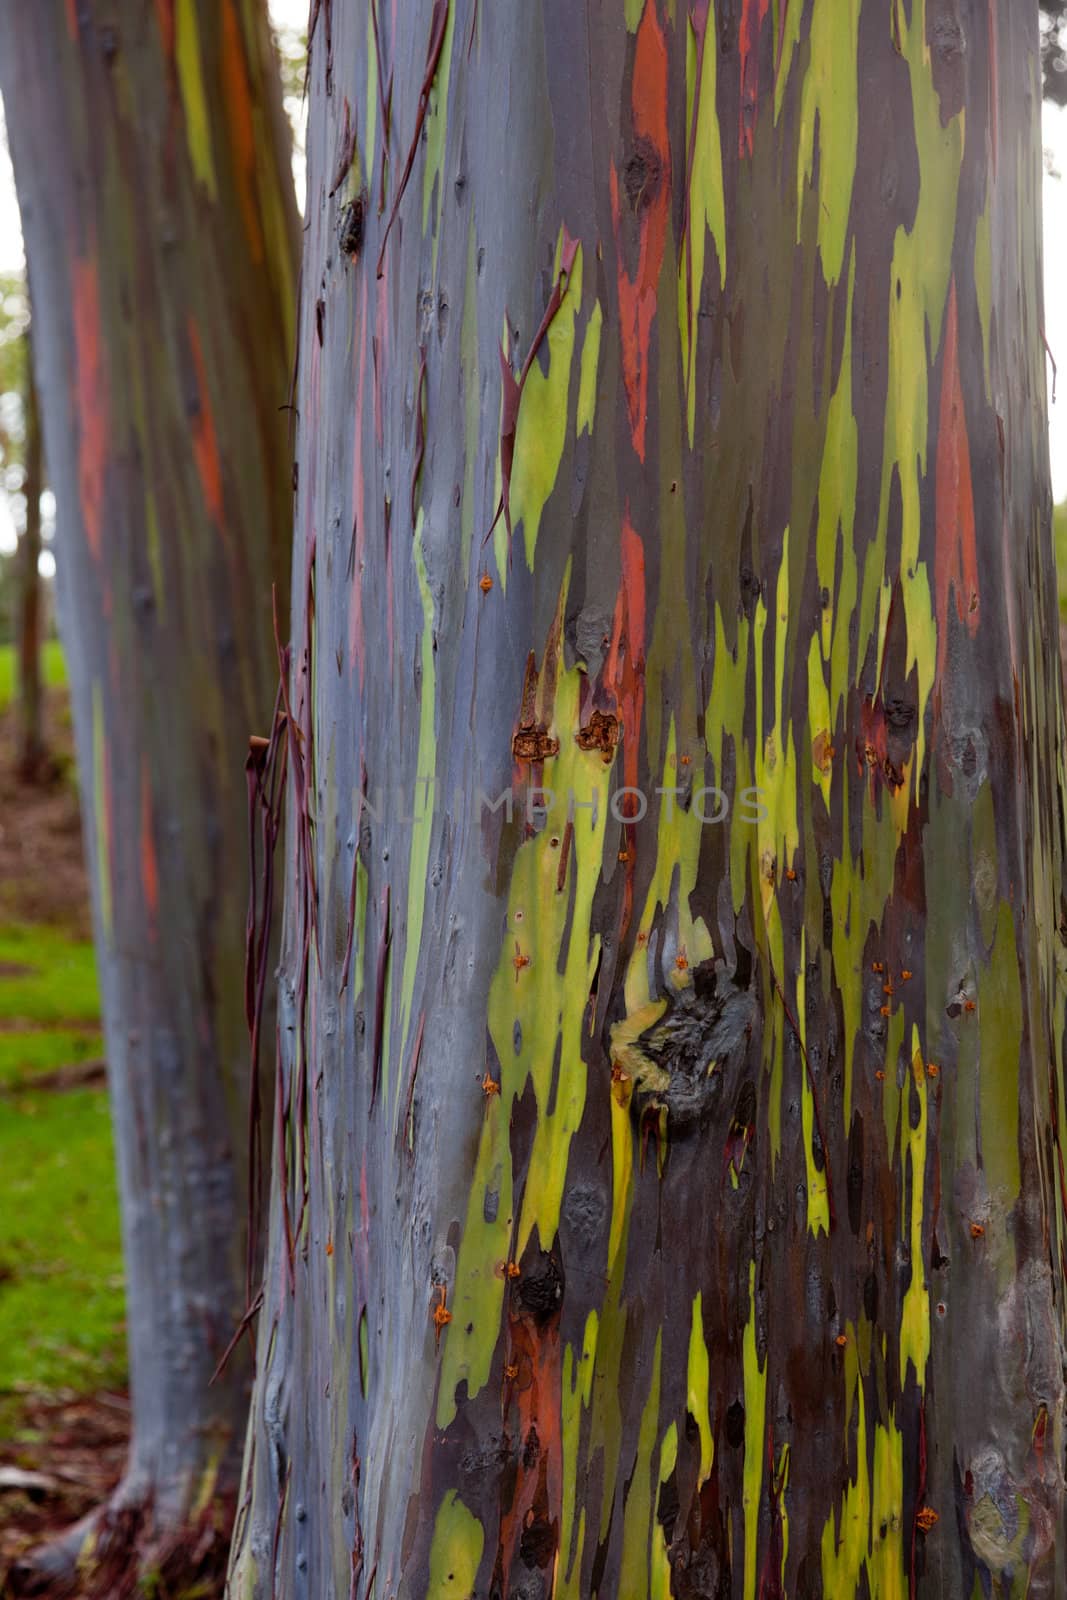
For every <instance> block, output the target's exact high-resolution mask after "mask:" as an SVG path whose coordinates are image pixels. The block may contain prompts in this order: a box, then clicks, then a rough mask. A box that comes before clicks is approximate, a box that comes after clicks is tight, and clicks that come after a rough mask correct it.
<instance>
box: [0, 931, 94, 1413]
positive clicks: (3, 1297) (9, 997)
mask: <svg viewBox="0 0 1067 1600" xmlns="http://www.w3.org/2000/svg"><path fill="white" fill-rule="evenodd" d="M27 969H28V970H27ZM71 1024H76V1025H75V1026H71ZM98 1030H99V999H98V995H97V986H96V975H95V968H94V963H93V951H92V946H91V945H88V944H85V943H80V942H77V941H75V940H72V939H71V938H70V937H69V936H67V935H66V934H64V933H63V932H62V931H61V930H58V929H56V928H52V927H35V928H27V927H7V928H0V1409H2V1410H3V1411H4V1413H5V1415H6V1414H7V1413H8V1411H9V1410H10V1407H9V1405H7V1404H5V1403H4V1401H3V1391H5V1390H6V1391H9V1392H10V1391H11V1389H12V1388H13V1387H15V1386H16V1385H18V1386H19V1387H20V1388H21V1387H23V1386H25V1387H28V1388H31V1389H33V1390H38V1391H54V1390H58V1389H75V1390H81V1391H89V1390H92V1389H95V1388H99V1387H101V1386H105V1387H106V1386H110V1385H115V1384H120V1383H121V1382H122V1381H123V1373H124V1369H125V1339H124V1335H123V1326H122V1317H123V1284H122V1252H121V1245H120V1237H119V1211H118V1200H117V1196H116V1192H115V1170H114V1155H113V1150H112V1139H111V1122H110V1117H109V1114H108V1103H107V1091H106V1090H105V1089H103V1088H99V1089H96V1088H78V1089H72V1090H57V1089H35V1088H34V1086H33V1081H34V1078H35V1076H36V1075H38V1074H40V1073H43V1072H52V1071H54V1070H55V1069H57V1068H59V1067H64V1066H69V1065H71V1064H72V1063H74V1062H77V1061H79V1060H85V1059H87V1058H89V1057H92V1056H98V1055H100V1054H101V1053H102V1046H101V1042H100V1036H99V1032H98Z"/></svg>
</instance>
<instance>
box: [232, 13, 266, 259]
mask: <svg viewBox="0 0 1067 1600" xmlns="http://www.w3.org/2000/svg"><path fill="white" fill-rule="evenodd" d="M222 87H223V100H224V102H225V105H226V116H227V119H228V121H229V125H230V138H231V141H232V148H233V157H234V165H235V167H236V176H237V199H238V204H239V205H240V207H241V217H242V220H243V222H244V226H245V232H246V234H247V235H248V242H249V245H250V247H251V251H252V259H253V260H254V261H262V260H263V230H262V228H261V227H260V223H259V211H258V208H257V206H256V130H255V124H254V121H253V117H252V90H251V85H250V84H249V81H248V65H247V62H246V60H245V52H244V45H243V42H242V39H241V25H240V23H239V22H238V20H237V13H236V12H235V10H234V7H233V0H223V7H222Z"/></svg>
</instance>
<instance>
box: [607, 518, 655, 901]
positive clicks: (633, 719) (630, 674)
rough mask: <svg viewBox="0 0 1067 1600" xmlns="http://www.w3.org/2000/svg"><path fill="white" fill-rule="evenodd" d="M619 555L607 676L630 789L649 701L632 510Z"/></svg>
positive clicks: (630, 829)
mask: <svg viewBox="0 0 1067 1600" xmlns="http://www.w3.org/2000/svg"><path fill="white" fill-rule="evenodd" d="M620 556H621V560H622V584H621V587H620V589H619V595H618V599H617V601H616V604H615V620H614V624H613V627H612V632H611V646H610V648H609V651H608V659H607V662H606V663H605V667H604V678H605V681H606V683H607V684H608V686H609V688H610V690H611V692H612V694H613V695H614V698H615V704H616V706H617V708H618V715H619V720H620V721H621V723H622V729H623V744H622V760H623V777H624V781H625V784H626V787H627V788H628V789H636V788H637V786H638V776H639V771H640V763H639V755H640V750H639V740H638V736H639V734H640V731H641V718H642V714H643V711H644V702H645V547H644V545H643V544H642V542H641V538H640V535H639V534H638V533H637V531H636V530H635V528H634V526H633V523H632V522H631V521H630V513H629V508H627V512H626V516H625V518H624V520H623V525H622V542H621V550H620ZM636 834H637V829H636V826H635V824H634V823H632V822H630V823H627V824H626V846H627V848H626V855H627V862H626V894H625V899H624V904H623V918H622V921H623V928H624V929H625V928H626V927H628V926H629V922H630V917H631V914H632V912H633V895H634V873H635V869H636V866H637V841H636Z"/></svg>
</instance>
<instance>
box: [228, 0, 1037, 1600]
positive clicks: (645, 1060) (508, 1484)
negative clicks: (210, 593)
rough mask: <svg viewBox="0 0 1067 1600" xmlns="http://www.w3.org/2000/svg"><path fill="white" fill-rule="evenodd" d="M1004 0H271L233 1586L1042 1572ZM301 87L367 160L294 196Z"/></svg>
mask: <svg viewBox="0 0 1067 1600" xmlns="http://www.w3.org/2000/svg"><path fill="white" fill-rule="evenodd" d="M1003 9H1004V8H996V7H990V6H988V5H987V4H986V3H985V0H973V3H972V0H962V3H960V4H950V3H948V0H911V3H910V4H905V3H904V0H893V3H892V4H891V5H889V6H885V5H876V4H874V3H872V0H847V3H844V0H842V3H840V4H839V3H837V0H807V3H804V4H801V3H800V0H797V3H796V4H794V3H792V0H790V3H789V4H788V5H786V4H785V3H784V0H778V3H777V4H775V3H768V4H763V3H762V0H758V3H757V0H746V3H745V4H743V5H729V4H726V3H725V0H718V3H714V4H713V3H711V0H691V3H688V4H687V3H686V0H674V3H670V0H625V4H620V5H618V6H617V7H616V8H615V10H614V11H611V9H610V8H608V9H605V8H604V7H598V6H592V5H581V4H580V5H564V4H557V3H556V0H539V3H536V4H531V5H527V6H523V7H519V8H501V7H498V6H491V5H490V6H486V5H481V6H480V7H479V6H478V5H476V4H474V3H463V0H451V4H450V5H449V7H448V16H447V19H443V18H442V14H441V5H440V4H437V5H434V6H431V5H430V4H429V0H426V3H425V4H423V5H421V6H419V7H414V8H412V9H411V10H410V11H405V12H404V13H403V15H402V16H401V14H400V12H399V10H398V9H396V8H390V7H387V6H384V5H380V4H378V5H373V4H372V5H370V6H369V11H368V6H367V5H366V4H364V3H362V0H334V4H333V5H332V6H323V7H322V8H321V9H319V10H318V16H319V22H318V25H317V31H316V33H315V35H314V37H313V41H312V62H311V85H312V88H311V138H310V151H311V180H310V188H309V210H308V232H307V237H306V243H305V252H306V253H305V263H304V283H305V285H309V286H312V287H311V288H309V289H308V292H307V295H306V297H305V303H304V306H303V308H302V351H303V355H302V361H301V370H300V379H299V408H300V460H301V477H300V497H299V519H298V521H299V529H298V537H299V541H300V548H299V550H298V554H297V561H296V571H297V573H298V574H306V578H305V581H303V582H302V584H301V586H300V589H299V593H298V595H297V600H296V604H295V606H294V618H293V626H294V653H293V663H294V671H293V676H292V682H291V687H290V695H291V698H292V702H293V714H294V721H295V723H296V724H297V725H298V726H299V727H300V728H302V729H303V730H305V731H304V733H303V734H302V737H301V748H303V749H306V750H307V751H311V750H313V751H314V757H313V765H312V770H311V772H310V773H309V775H308V778H307V782H306V786H305V787H304V789H303V790H302V792H301V793H300V794H299V795H298V796H297V799H298V801H299V802H300V807H299V809H300V815H299V817H298V820H297V823H296V824H295V825H294V827H293V828H292V830H291V835H290V841H289V846H288V852H289V853H288V858H287V863H286V868H287V892H288V914H287V926H286V951H285V958H284V963H283V979H282V1007H283V1012H282V1028H281V1030H280V1041H281V1046H280V1055H279V1082H280V1085H281V1098H280V1105H281V1106H282V1107H283V1108H284V1109H283V1113H282V1116H281V1119H280V1123H279V1151H280V1153H281V1155H282V1157H283V1160H282V1161H281V1162H280V1163H279V1164H278V1165H276V1169H275V1182H274V1191H273V1198H272V1210H271V1223H270V1225H271V1246H270V1255H269V1263H268V1274H267V1281H266V1287H265V1299H264V1311H263V1321H262V1325H261V1328H260V1334H259V1349H260V1357H261V1360H260V1370H259V1376H258V1380H257V1384H258V1387H257V1392H256V1400H255V1404H254V1414H253V1424H252V1432H251V1436H250V1443H249V1450H248V1455H247V1458H246V1484H245V1499H244V1505H245V1508H246V1509H245V1512H244V1514H243V1519H242V1523H241V1527H240V1530H239V1535H238V1539H237V1542H236V1546H235V1554H234V1558H233V1571H232V1579H233V1587H234V1593H235V1594H239V1595H264V1596H265V1595H268V1594H270V1595H279V1596H282V1595H284V1596H297V1595H306V1594H310V1595H318V1594H323V1593H345V1592H348V1593H351V1594H352V1595H358V1596H362V1597H367V1596H371V1595H373V1596H374V1597H375V1600H382V1597H383V1596H387V1595H388V1596H393V1595H403V1596H412V1597H414V1596H422V1595H427V1594H430V1595H434V1596H437V1595H441V1596H444V1595H451V1594H457V1595H467V1594H473V1595H478V1596H485V1597H489V1596H500V1597H504V1596H512V1597H519V1596H522V1597H525V1600H532V1597H534V1596H537V1597H545V1600H547V1597H548V1596H550V1595H551V1596H555V1597H563V1596H568V1597H574V1600H584V1597H586V1596H591V1595H600V1596H603V1597H607V1596H613V1597H614V1596H620V1597H625V1600H644V1597H645V1596H648V1597H660V1596H664V1597H665V1596H667V1595H678V1596H709V1597H711V1596H716V1597H717V1596H723V1595H735V1596H738V1597H754V1596H756V1595H760V1596H765V1597H770V1596H775V1595H783V1596H784V1595H790V1596H798V1597H808V1596H812V1597H814V1596H826V1597H830V1596H833V1597H835V1600H836V1597H838V1596H846V1595H848V1596H851V1595H853V1594H865V1595H871V1596H878V1597H881V1600H888V1597H892V1596H897V1595H905V1594H909V1593H910V1594H918V1595H925V1594H929V1595H942V1594H944V1595H948V1594H951V1595H961V1596H968V1597H969V1596H972V1595H981V1594H986V1595H988V1594H991V1593H995V1594H999V1595H1004V1596H1007V1595H1019V1596H1021V1595H1022V1594H1023V1593H1028V1594H1030V1595H1046V1596H1051V1595H1054V1594H1058V1593H1060V1592H1061V1591H1062V1589H1063V1587H1064V1583H1065V1582H1067V1566H1065V1564H1067V1552H1065V1549H1064V1545H1063V1540H1062V1537H1059V1538H1058V1536H1059V1535H1061V1532H1062V1517H1063V1506H1062V1476H1061V1473H1062V1460H1063V1449H1064V1416H1063V1409H1064V1391H1063V1369H1062V1351H1063V1342H1062V1341H1063V1333H1064V1319H1063V1309H1062V1307H1063V1299H1062V1296H1063V1287H1064V1272H1065V1267H1067V1256H1065V1246H1067V1236H1065V1233H1064V1229H1065V1226H1067V1216H1065V1205H1067V1187H1065V1182H1064V1177H1063V1164H1062V1157H1061V1147H1060V1138H1061V1134H1060V1129H1061V1126H1062V1124H1063V1120H1064V1118H1065V1116H1067V1105H1065V1101H1064V1083H1063V1073H1062V1051H1063V1033H1064V1022H1065V1014H1064V989H1063V976H1062V975H1063V972H1064V969H1065V964H1067V957H1065V954H1064V943H1065V939H1067V922H1065V921H1064V911H1063V904H1064V902H1063V899H1062V891H1063V881H1064V880H1063V840H1062V824H1061V812H1060V808H1059V804H1058V800H1057V785H1058V784H1060V783H1061V781H1062V778H1063V762H1062V753H1063V744H1062V738H1063V734H1062V713H1061V709H1060V691H1059V684H1058V669H1057V659H1056V652H1055V648H1054V646H1053V645H1052V644H1051V643H1050V645H1049V646H1048V647H1047V648H1046V645H1045V642H1044V641H1045V638H1046V637H1047V638H1048V639H1049V640H1050V641H1052V640H1054V639H1055V637H1056V634H1055V625H1054V602H1053V584H1052V569H1051V546H1050V538H1049V525H1048V510H1049V493H1048V475H1047V463H1046V447H1045V439H1044V433H1043V429H1042V425H1041V424H1042V414H1043V405H1044V373H1043V356H1042V349H1041V333H1040V327H1041V308H1040V294H1039V288H1038V273H1037V265H1038V259H1039V245H1038V228H1039V218H1038V212H1037V192H1038V178H1039V174H1040V160H1039V155H1040V152H1039V146H1038V129H1037V123H1036V118H1035V112H1036V107H1037V105H1038V102H1039V87H1038V86H1039V63H1038V53H1037V31H1036V16H1035V17H1033V18H1029V17H1027V16H1023V15H1016V14H1015V13H1014V12H1013V15H1012V17H1011V20H1010V23H1009V21H1008V19H1007V17H1006V16H1004V15H1002V14H1001V13H1002V12H1003ZM453 13H454V14H453ZM324 17H328V18H329V19H330V21H329V26H330V32H329V33H328V34H327V32H326V31H325V26H324V23H323V20H322V19H323V18H324ZM442 28H443V29H444V32H443V33H442ZM442 39H443V40H444V43H443V45H442V48H441V52H440V55H439V58H438V59H437V65H436V71H435V79H434V86H433V88H432V90H431V92H430V102H429V103H430V104H431V105H432V114H431V115H432V138H429V137H428V138H427V142H426V151H425V155H420V156H418V157H417V160H425V162H426V166H425V168H424V173H425V176H424V185H423V197H424V198H423V206H422V211H421V215H420V210H419V206H418V202H417V199H416V198H415V197H414V196H413V195H412V194H411V193H409V194H408V195H407V196H406V197H403V198H399V199H398V196H399V192H400V191H399V186H398V182H397V173H398V172H399V171H400V163H401V161H402V160H403V157H404V154H405V152H406V151H407V150H408V149H409V148H410V146H409V144H408V140H409V138H410V136H411V131H412V129H413V128H414V127H415V125H416V119H417V117H418V115H419V114H420V111H419V108H420V106H421V105H424V104H425V103H426V94H427V88H426V71H427V68H426V63H427V60H431V59H433V58H432V52H431V50H430V49H428V43H427V42H428V41H429V44H430V46H431V47H432V46H434V45H435V44H436V43H437V42H438V41H440V40H442ZM331 84H332V92H331V87H330V86H331ZM368 84H370V85H371V86H372V90H371V91H370V92H368V90H367V87H366V86H367V85H368ZM349 106H354V107H360V108H361V109H360V110H359V111H357V112H355V113H353V120H354V123H355V126H356V137H357V146H358V149H357V153H356V156H355V160H356V161H358V170H359V171H360V172H363V173H367V174H370V173H374V174H379V175H384V189H383V190H382V192H381V194H380V195H379V196H377V197H374V196H372V197H371V199H370V200H369V202H368V205H367V209H366V238H365V240H364V241H363V243H362V247H361V249H357V250H355V251H354V252H347V251H346V252H345V253H343V254H342V253H339V252H338V250H337V248H336V242H335V241H336V239H337V237H338V229H339V227H342V226H343V221H342V216H341V214H340V210H339V206H338V204H337V199H336V196H335V197H334V198H332V199H331V197H330V194H329V189H330V185H331V182H333V176H332V169H333V167H334V165H335V163H336V159H337V157H336V152H337V149H338V147H339V146H341V145H342V144H343V136H344V130H345V125H346V120H347V118H348V116H349ZM386 106H388V107H389V108H390V109H389V113H388V115H386V116H383V115H382V114H381V113H382V108H383V107H386ZM390 128H391V129H392V133H391V134H390V133H389V129H390ZM390 138H391V141H392V142H391V143H389V144H388V149H387V148H386V145H387V141H388V140H389V139H390ZM416 177H417V174H416ZM531 197H532V198H531ZM390 219H394V220H393V221H392V231H391V232H390V234H389V238H388V240H387V241H386V242H385V247H384V249H383V233H384V229H385V226H386V223H387V222H388V221H389V220H390ZM379 258H380V264H381V272H382V278H381V280H380V281H379V282H378V283H377V288H376V283H375V278H374V272H375V264H376V263H377V262H378V261H379ZM472 275H473V284H472ZM502 325H503V327H504V346H503V352H502V353H501V349H500V331H499V330H500V329H501V326H502ZM409 498H410V500H411V502H412V505H413V507H414V511H415V514H414V517H413V521H414V530H413V535H412V530H410V529H408V528H407V527H406V520H407V519H406V516H405V515H402V514H401V512H400V511H399V510H398V507H403V508H404V510H405V512H406V509H407V506H408V501H409ZM498 511H499V513H500V514H499V517H498V519H497V520H496V521H495V522H494V517H495V516H496V515H497V513H498ZM505 511H506V513H507V514H506V516H505V515H504V512H505ZM490 533H491V534H492V537H491V538H490ZM312 594H313V596H314V607H313V609H312V608H311V607H310V606H309V604H308V603H307V597H309V596H311V595H312ZM548 791H551V793H549V792H548ZM505 793H506V794H507V795H508V796H509V798H510V799H511V801H512V802H513V806H514V810H513V812H512V813H509V811H508V810H507V808H506V806H505V805H504V804H500V805H497V804H496V802H497V800H498V798H499V797H500V796H501V795H502V794H505ZM594 793H595V794H596V795H597V797H598V803H597V804H596V806H595V807H594V806H593V805H591V804H590V802H592V800H593V798H594ZM569 796H571V797H572V798H573V800H574V801H575V802H576V804H575V805H569V804H568V797H569ZM309 840H310V841H311V846H312V848H311V849H310V851H309V850H308V841H309ZM312 884H313V885H314V892H312ZM301 1085H306V1086H307V1091H306V1093H304V1092H301V1089H300V1086H301ZM294 1217H299V1219H300V1222H299V1226H298V1227H296V1228H293V1227H292V1226H291V1225H290V1224H291V1219H293V1218H294ZM357 1330H358V1331H357Z"/></svg>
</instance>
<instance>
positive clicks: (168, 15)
mask: <svg viewBox="0 0 1067 1600" xmlns="http://www.w3.org/2000/svg"><path fill="white" fill-rule="evenodd" d="M70 4H71V5H73V4H74V0H70ZM156 16H157V17H158V18H159V31H160V34H161V36H162V39H163V48H164V50H165V51H166V52H167V55H168V56H172V55H173V54H174V0H156Z"/></svg>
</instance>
